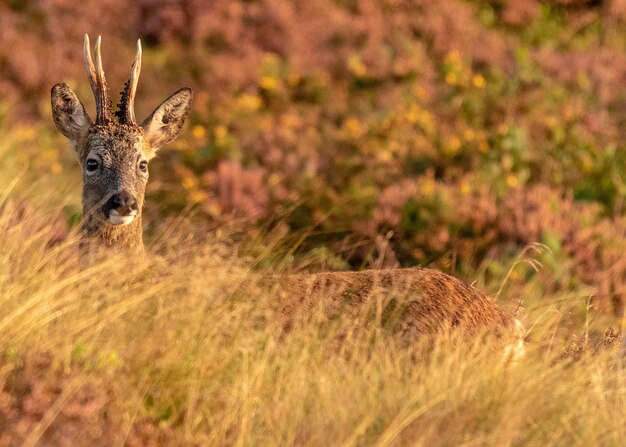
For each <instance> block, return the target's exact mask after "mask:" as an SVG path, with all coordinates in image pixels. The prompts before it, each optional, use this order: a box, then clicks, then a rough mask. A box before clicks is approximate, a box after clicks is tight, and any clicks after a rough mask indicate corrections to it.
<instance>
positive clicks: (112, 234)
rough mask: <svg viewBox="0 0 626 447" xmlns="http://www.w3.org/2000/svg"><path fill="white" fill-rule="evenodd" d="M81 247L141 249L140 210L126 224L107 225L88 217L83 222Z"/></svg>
mask: <svg viewBox="0 0 626 447" xmlns="http://www.w3.org/2000/svg"><path fill="white" fill-rule="evenodd" d="M82 234H83V240H82V241H81V247H85V248H87V247H89V249H91V248H92V247H102V248H111V249H120V250H124V249H137V250H138V251H143V231H142V225H141V212H140V213H139V214H137V216H136V217H135V219H134V220H133V221H132V222H131V223H129V224H128V225H116V226H114V225H109V224H106V223H104V222H102V221H101V220H99V219H97V218H95V217H88V218H86V219H85V221H84V223H83V231H82Z"/></svg>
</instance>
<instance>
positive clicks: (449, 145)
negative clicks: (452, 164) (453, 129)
mask: <svg viewBox="0 0 626 447" xmlns="http://www.w3.org/2000/svg"><path fill="white" fill-rule="evenodd" d="M459 149H461V139H460V138H459V137H452V138H450V139H449V140H448V141H447V142H446V144H445V147H444V152H445V154H446V155H447V156H448V157H454V156H455V155H456V154H457V153H458V152H459Z"/></svg>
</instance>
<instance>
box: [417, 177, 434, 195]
mask: <svg viewBox="0 0 626 447" xmlns="http://www.w3.org/2000/svg"><path fill="white" fill-rule="evenodd" d="M420 192H421V193H422V194H423V195H425V196H429V195H431V194H432V193H434V192H435V181H434V180H433V179H431V178H426V179H424V181H423V182H422V184H421V185H420Z"/></svg>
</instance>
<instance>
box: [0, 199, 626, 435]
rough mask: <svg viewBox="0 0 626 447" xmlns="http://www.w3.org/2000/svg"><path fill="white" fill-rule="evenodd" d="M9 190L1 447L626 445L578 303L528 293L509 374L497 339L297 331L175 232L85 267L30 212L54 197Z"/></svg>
mask: <svg viewBox="0 0 626 447" xmlns="http://www.w3.org/2000/svg"><path fill="white" fill-rule="evenodd" d="M15 190H19V188H15ZM12 195H13V192H11V193H9V194H6V195H5V196H6V197H5V196H3V203H2V204H0V208H1V209H2V212H1V213H0V348H1V357H0V389H2V394H0V444H1V445H19V444H21V443H24V445H88V444H89V445H123V444H124V443H127V444H129V445H149V444H150V443H152V445H311V446H318V445H341V446H351V445H380V446H387V445H428V446H433V445H498V446H507V445H541V446H551V445H554V446H560V445H581V446H582V445H585V446H588V445H615V446H618V445H622V443H623V439H624V438H625V436H626V420H625V419H624V415H626V374H625V373H626V371H624V367H623V364H622V363H621V361H620V359H619V357H618V356H617V355H616V354H615V349H606V350H598V352H595V353H594V352H593V351H594V350H593V349H578V350H576V349H573V350H574V351H576V356H575V357H576V358H575V359H576V360H577V361H574V356H567V355H566V356H564V357H563V356H562V353H563V347H564V344H565V339H564V338H563V336H564V334H568V333H572V332H575V333H585V331H586V332H591V333H593V332H594V331H595V332H597V331H601V330H602V329H603V327H602V324H604V322H603V321H602V320H601V319H595V318H594V317H593V315H592V316H590V317H589V318H587V319H586V320H583V319H579V318H573V317H572V316H571V314H573V313H575V312H574V310H575V306H573V305H572V304H568V303H571V302H572V300H571V299H567V296H565V295H560V296H554V297H542V300H541V304H540V305H539V304H534V305H533V304H532V303H533V297H532V296H526V297H525V298H526V300H527V302H529V303H530V306H529V309H528V315H527V317H526V320H527V324H528V325H529V327H530V328H531V331H530V336H531V342H530V343H529V354H528V356H527V357H526V358H524V359H522V360H521V361H519V362H518V363H516V364H514V365H510V364H507V363H506V362H503V361H502V356H501V351H500V347H499V346H498V345H497V344H495V343H497V342H494V341H487V342H485V341H484V340H482V339H481V340H467V339H463V338H462V337H461V336H456V337H453V338H452V339H449V338H448V339H440V340H436V342H435V343H417V344H415V345H412V346H408V347H407V346H402V343H401V340H399V339H397V338H396V337H395V336H394V335H393V334H392V333H390V332H389V331H386V330H385V327H381V326H379V325H377V324H376V323H375V322H373V321H369V322H368V321H366V320H364V319H362V320H359V321H357V322H355V320H354V318H353V316H350V317H348V316H345V317H340V318H337V319H334V320H331V321H329V320H326V319H325V318H324V316H323V315H324V313H323V312H322V311H321V307H320V309H319V312H316V311H314V312H313V313H312V314H310V315H306V316H302V318H300V319H298V320H297V322H296V324H294V325H292V326H291V328H290V330H289V331H285V330H284V328H283V326H282V323H281V321H282V320H281V318H282V316H281V314H280V303H278V302H277V300H278V296H277V295H275V294H273V293H272V291H268V290H267V289H261V288H258V287H256V286H255V285H254V278H255V275H257V274H258V272H252V271H251V270H250V268H249V266H250V265H252V263H250V261H248V260H246V261H243V260H242V259H241V258H240V257H239V256H238V255H237V254H236V250H231V249H225V248H224V245H223V244H221V243H220V241H219V240H218V239H217V238H214V239H215V240H213V239H212V238H211V237H208V238H206V239H205V241H204V242H202V243H198V242H195V243H192V242H189V239H188V238H186V236H185V234H184V232H183V231H181V230H180V229H177V228H173V227H171V226H167V225H165V224H163V225H162V227H164V228H161V229H160V233H158V232H157V234H156V235H155V236H154V237H153V238H152V244H151V245H150V248H149V256H148V258H147V261H146V262H145V263H129V261H128V259H126V258H124V257H122V256H111V257H109V258H107V259H104V260H103V261H102V262H100V263H98V264H96V265H94V266H91V267H89V268H86V269H80V268H79V267H78V264H77V261H76V256H77V250H76V248H77V235H76V234H75V233H70V234H69V235H67V237H65V238H64V239H62V240H60V241H59V240H56V239H55V237H54V227H53V226H52V225H50V224H49V223H48V222H47V221H46V220H45V216H46V215H45V214H43V223H42V213H41V212H37V211H35V210H36V209H38V208H39V206H38V203H39V204H41V203H44V202H45V200H43V199H41V198H40V199H38V200H35V201H33V202H31V206H30V208H28V209H26V210H25V209H24V208H23V207H21V208H20V206H18V205H16V203H18V202H16V201H15V200H14V199H12V198H11V196H12ZM41 206H42V207H43V205H41ZM159 234H160V235H161V236H159ZM131 265H132V268H131V267H130V266H131ZM493 286H494V285H487V287H488V288H489V287H491V288H493ZM531 291H532V289H527V290H526V292H525V293H527V294H531V293H532V292H531ZM508 293H509V294H513V293H514V291H511V290H508ZM505 294H506V293H505ZM505 298H506V297H505ZM535 298H538V297H535ZM534 302H535V303H538V302H539V300H537V299H535V301H534ZM581 346H582V345H581Z"/></svg>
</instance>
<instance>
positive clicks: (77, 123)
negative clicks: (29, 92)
mask: <svg viewBox="0 0 626 447" xmlns="http://www.w3.org/2000/svg"><path fill="white" fill-rule="evenodd" d="M51 97H52V119H53V120H54V124H55V125H56V126H57V129H59V130H60V131H61V133H62V134H63V135H65V136H66V137H67V138H69V139H70V141H71V142H72V144H73V145H76V143H77V142H78V141H79V140H80V139H81V138H82V137H84V136H85V135H86V134H87V132H88V131H89V128H90V127H91V125H92V121H91V118H89V115H87V112H86V111H85V107H84V106H83V104H82V103H81V102H80V100H79V99H78V97H77V96H76V94H75V93H74V92H73V91H72V90H71V89H70V88H69V87H68V86H67V85H66V84H65V83H61V84H57V85H55V86H54V87H52V92H51Z"/></svg>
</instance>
